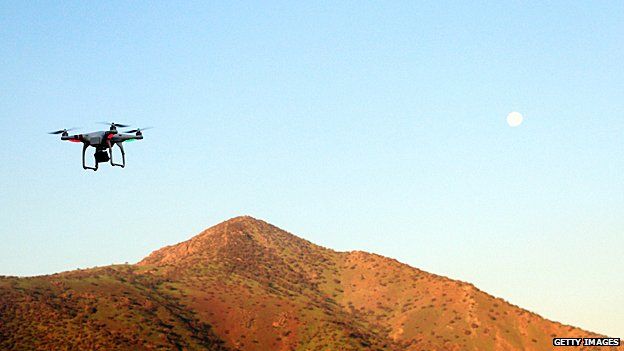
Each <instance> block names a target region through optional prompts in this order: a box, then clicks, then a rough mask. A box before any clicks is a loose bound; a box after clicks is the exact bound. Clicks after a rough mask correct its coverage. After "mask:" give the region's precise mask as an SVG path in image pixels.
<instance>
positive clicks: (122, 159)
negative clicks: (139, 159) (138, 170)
mask: <svg viewBox="0 0 624 351" xmlns="http://www.w3.org/2000/svg"><path fill="white" fill-rule="evenodd" d="M115 144H116V145H117V146H119V150H121V161H122V162H121V164H119V163H115V162H113V146H115ZM115 144H113V145H112V146H111V145H110V144H109V145H108V151H109V153H110V164H111V166H117V167H121V168H124V167H126V153H125V152H124V148H123V145H121V143H115Z"/></svg>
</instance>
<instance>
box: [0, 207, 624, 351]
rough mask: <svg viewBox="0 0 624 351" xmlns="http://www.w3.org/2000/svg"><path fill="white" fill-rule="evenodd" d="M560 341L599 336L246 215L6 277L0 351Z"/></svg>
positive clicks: (0, 288) (455, 346) (440, 346)
mask: <svg viewBox="0 0 624 351" xmlns="http://www.w3.org/2000/svg"><path fill="white" fill-rule="evenodd" d="M553 336H565V337H587V336H598V335H597V334H594V333H590V332H587V331H584V330H581V329H578V328H574V327H571V326H566V325H562V324H560V323H557V322H552V321H549V320H546V319H544V318H542V317H540V316H538V315H536V314H534V313H531V312H528V311H526V310H523V309H521V308H519V307H517V306H513V305H511V304H509V303H507V302H505V301H504V300H502V299H498V298H495V297H493V296H490V295H488V294H486V293H484V292H482V291H480V290H478V289H477V288H475V287H474V286H472V285H471V284H467V283H463V282H459V281H455V280H451V279H448V278H445V277H441V276H437V275H434V274H430V273H427V272H424V271H421V270H418V269H416V268H413V267H410V266H407V265H405V264H401V263H399V262H397V261H395V260H392V259H389V258H385V257H382V256H378V255H374V254H369V253H365V252H359V251H354V252H336V251H332V250H329V249H325V248H322V247H320V246H317V245H314V244H312V243H310V242H308V241H306V240H303V239H301V238H298V237H296V236H294V235H292V234H290V233H287V232H285V231H283V230H281V229H279V228H277V227H275V226H272V225H270V224H268V223H266V222H263V221H260V220H256V219H254V218H251V217H237V218H233V219H231V220H228V221H226V222H223V223H220V224H218V225H216V226H214V227H212V228H209V229H207V230H205V231H203V232H202V233H200V234H199V235H197V236H195V237H193V238H191V239H190V240H188V241H185V242H182V243H179V244H177V245H173V246H168V247H165V248H162V249H160V250H157V251H155V252H153V253H152V254H151V255H149V256H148V257H147V258H145V259H144V260H143V261H141V262H139V263H138V264H137V265H121V266H111V267H104V268H97V269H91V270H81V271H74V272H68V273H62V274H56V275H51V276H44V277H34V278H19V279H18V278H3V279H0V349H2V350H4V349H8V350H29V349H42V350H56V349H67V350H70V349H80V350H83V349H106V350H156V349H162V350H171V349H173V350H221V349H231V350H551V349H552V346H551V345H552V344H551V343H552V337H553ZM603 349H607V348H603ZM623 349H624V348H620V350H623Z"/></svg>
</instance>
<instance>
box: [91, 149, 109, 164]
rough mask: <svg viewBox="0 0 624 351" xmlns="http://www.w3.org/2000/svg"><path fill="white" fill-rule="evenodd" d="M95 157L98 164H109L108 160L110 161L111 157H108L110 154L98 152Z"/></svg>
mask: <svg viewBox="0 0 624 351" xmlns="http://www.w3.org/2000/svg"><path fill="white" fill-rule="evenodd" d="M93 156H95V162H98V163H101V162H108V160H110V157H109V156H108V152H106V151H96V152H95V154H94V155H93Z"/></svg>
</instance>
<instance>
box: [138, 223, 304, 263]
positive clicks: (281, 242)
mask: <svg viewBox="0 0 624 351" xmlns="http://www.w3.org/2000/svg"><path fill="white" fill-rule="evenodd" d="M309 246H315V245H313V244H312V243H310V242H308V241H306V240H304V239H301V238H299V237H297V236H295V235H293V234H290V233H288V232H286V231H284V230H282V229H280V228H278V227H276V226H273V225H271V224H269V223H267V222H265V221H262V220H259V219H256V218H254V217H251V216H238V217H234V218H230V219H228V220H226V221H223V222H221V223H219V224H217V225H214V226H212V227H210V228H208V229H206V230H204V231H202V232H201V233H199V234H197V235H196V236H194V237H192V238H191V239H189V240H186V241H183V242H181V243H178V244H176V245H171V246H166V247H163V248H161V249H159V250H156V251H154V252H152V253H151V254H150V255H149V256H148V257H146V258H145V259H143V260H142V261H141V262H139V265H172V264H173V265H175V264H178V263H181V262H183V261H193V262H197V261H200V262H201V261H203V260H211V259H216V258H219V259H223V258H224V257H235V258H237V259H242V257H241V256H243V255H252V256H254V255H255V253H256V252H258V251H262V252H264V251H267V250H268V251H275V250H287V249H288V248H290V249H295V250H301V249H302V248H303V247H309Z"/></svg>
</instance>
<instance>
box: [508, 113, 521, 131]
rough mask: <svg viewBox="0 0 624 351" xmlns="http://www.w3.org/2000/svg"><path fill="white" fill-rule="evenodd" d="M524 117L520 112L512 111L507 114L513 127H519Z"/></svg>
mask: <svg viewBox="0 0 624 351" xmlns="http://www.w3.org/2000/svg"><path fill="white" fill-rule="evenodd" d="M522 119H523V118H522V114H520V112H516V111H514V112H510V113H509V114H508V115H507V124H509V126H510V127H512V128H513V127H517V126H519V125H521V124H522Z"/></svg>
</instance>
